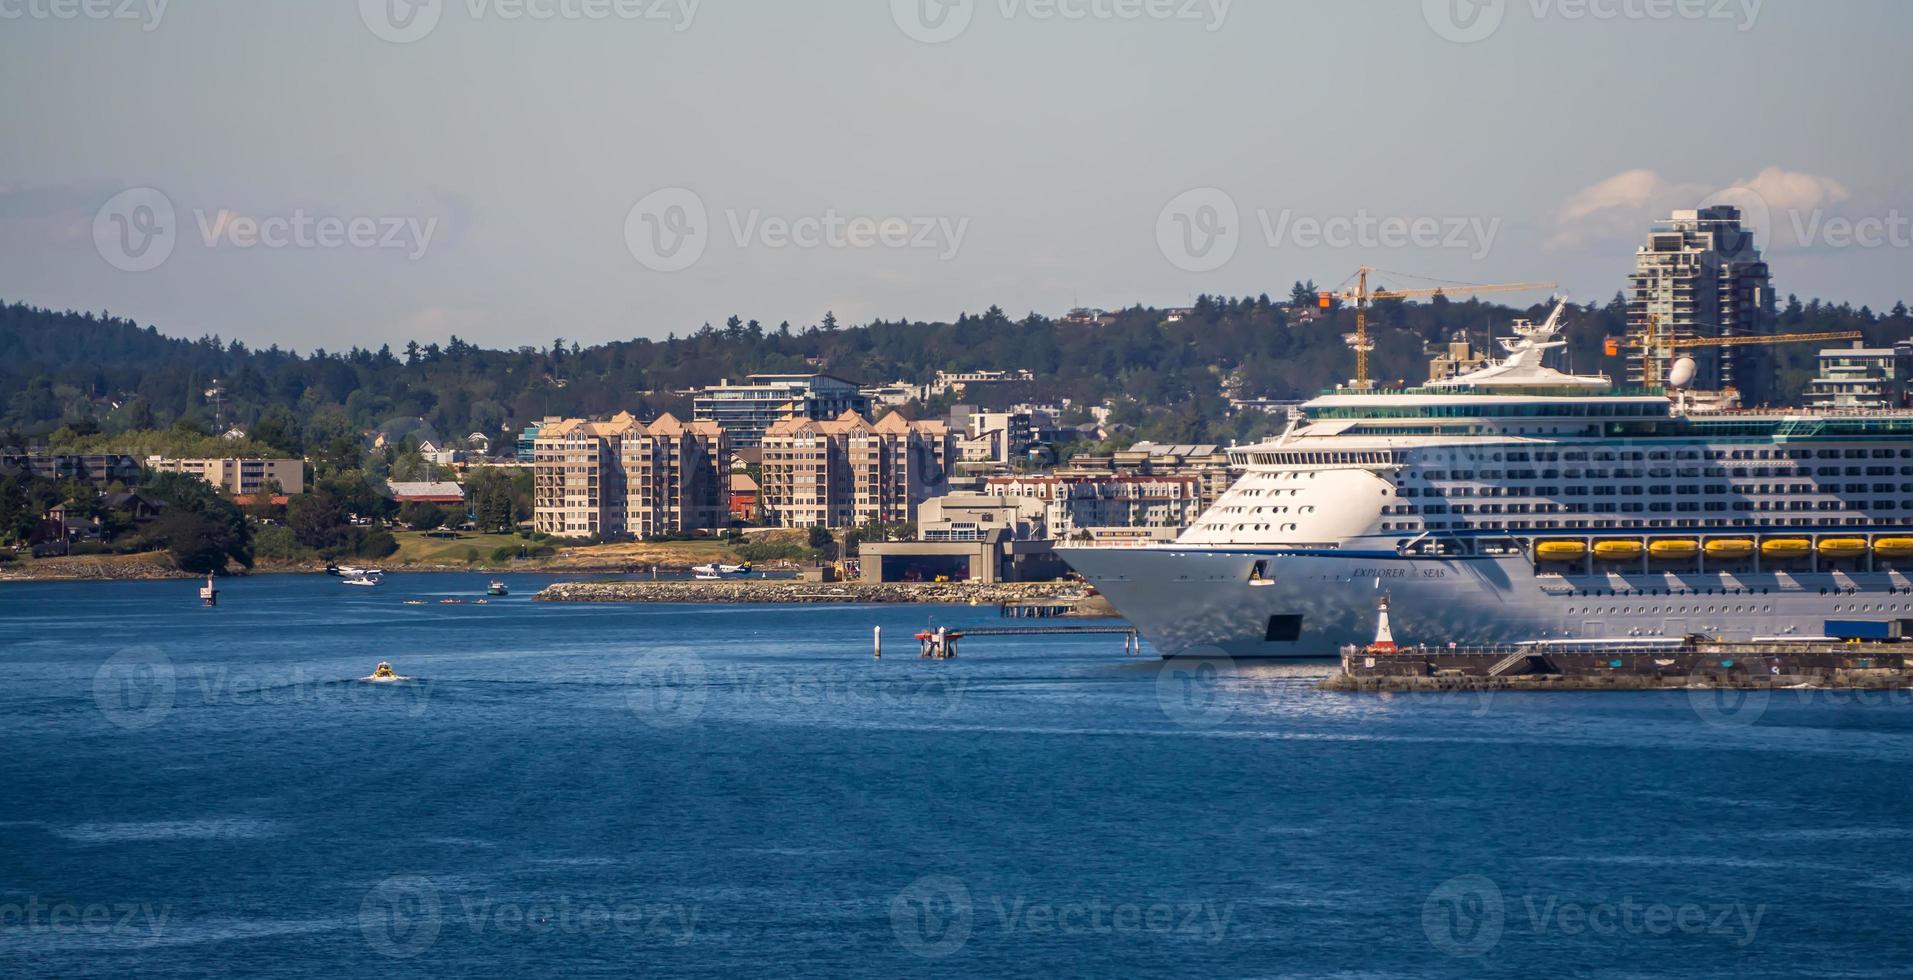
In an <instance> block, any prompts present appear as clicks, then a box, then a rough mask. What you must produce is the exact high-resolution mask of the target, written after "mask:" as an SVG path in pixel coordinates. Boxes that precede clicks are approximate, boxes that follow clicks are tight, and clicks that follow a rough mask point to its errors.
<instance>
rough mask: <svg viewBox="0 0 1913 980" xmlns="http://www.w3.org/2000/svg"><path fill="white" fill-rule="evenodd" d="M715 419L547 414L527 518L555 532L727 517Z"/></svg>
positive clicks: (704, 523) (622, 532) (656, 530)
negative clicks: (554, 417) (594, 417)
mask: <svg viewBox="0 0 1913 980" xmlns="http://www.w3.org/2000/svg"><path fill="white" fill-rule="evenodd" d="M728 452H729V449H728V445H727V443H726V441H725V437H724V432H723V430H722V429H720V428H718V427H717V426H716V425H714V424H711V423H703V422H691V423H686V422H681V421H679V420H678V419H676V418H675V417H673V416H671V415H663V416H660V417H659V418H658V419H657V420H656V421H654V422H651V423H649V424H646V423H643V422H640V421H638V420H637V418H635V417H634V416H632V415H631V414H630V413H628V412H620V413H619V414H617V415H615V416H613V417H612V418H610V419H608V420H605V421H591V420H588V419H558V420H550V419H547V420H545V421H544V422H543V423H541V425H540V427H539V431H538V437H537V440H536V443H535V447H534V451H533V459H532V520H533V526H534V527H535V528H537V529H538V530H540V531H543V532H544V533H546V534H550V535H552V536H554V537H570V538H583V537H591V536H593V535H597V536H601V537H648V536H651V535H658V534H684V533H689V532H693V531H702V530H711V529H713V528H718V527H722V526H724V524H725V523H727V519H726V517H725V510H726V506H727V504H728V500H727V497H726V495H725V493H724V489H723V488H724V482H723V480H722V479H721V472H720V466H721V463H722V461H723V460H724V459H725V458H726V456H727V455H728Z"/></svg>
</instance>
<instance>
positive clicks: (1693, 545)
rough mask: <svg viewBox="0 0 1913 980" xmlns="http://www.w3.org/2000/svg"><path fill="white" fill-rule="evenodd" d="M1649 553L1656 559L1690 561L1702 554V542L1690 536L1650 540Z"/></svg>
mask: <svg viewBox="0 0 1913 980" xmlns="http://www.w3.org/2000/svg"><path fill="white" fill-rule="evenodd" d="M1647 553H1648V555H1650V556H1651V557H1653V558H1654V559H1655V560H1656V561H1689V560H1692V559H1693V558H1694V557H1695V556H1696V555H1699V554H1700V542H1699V541H1694V540H1690V539H1688V538H1662V539H1660V540H1659V541H1650V542H1648V544H1647Z"/></svg>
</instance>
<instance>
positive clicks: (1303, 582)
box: [1062, 304, 1913, 658]
mask: <svg viewBox="0 0 1913 980" xmlns="http://www.w3.org/2000/svg"><path fill="white" fill-rule="evenodd" d="M1564 308H1565V304H1562V306H1561V307H1557V308H1556V310H1555V311H1554V314H1553V315H1552V316H1550V317H1549V318H1548V319H1547V321H1545V322H1543V323H1540V324H1528V323H1519V324H1517V325H1516V328H1515V336H1514V337H1512V338H1509V339H1507V340H1505V341H1504V342H1503V346H1504V348H1505V350H1506V353H1507V356H1506V357H1505V358H1503V359H1501V360H1499V361H1494V362H1491V363H1490V364H1488V365H1487V366H1486V367H1483V368H1482V369H1481V370H1479V371H1475V372H1472V373H1469V374H1465V375H1462V376H1460V377H1457V378H1454V379H1451V380H1449V381H1446V382H1443V383H1436V384H1431V385H1429V386H1427V387H1424V388H1419V389H1409V390H1391V391H1355V392H1350V391H1344V392H1337V393H1329V394H1325V395H1324V396H1322V397H1319V398H1316V399H1314V400H1313V401H1310V402H1308V403H1306V404H1305V405H1304V406H1303V407H1302V410H1301V416H1300V418H1299V419H1298V421H1297V422H1296V423H1294V424H1293V425H1292V426H1291V427H1290V428H1289V430H1288V431H1286V432H1285V433H1283V434H1282V435H1281V436H1280V437H1279V438H1276V439H1274V440H1271V441H1269V442H1265V443H1260V444H1257V445H1251V446H1241V447H1236V448H1234V449H1232V450H1231V457H1232V460H1233V462H1234V463H1235V464H1236V465H1237V466H1238V467H1239V468H1240V469H1241V470H1242V471H1243V474H1244V475H1243V476H1242V477H1241V478H1240V479H1239V480H1237V482H1236V483H1235V484H1234V485H1233V486H1232V487H1231V488H1230V490H1229V491H1228V492H1227V493H1226V494H1225V495H1224V496H1223V497H1222V498H1221V499H1219V500H1218V501H1217V503H1216V504H1215V506H1214V507H1212V508H1211V509H1210V510H1209V511H1207V512H1206V513H1204V514H1203V515H1202V517H1201V518H1200V519H1199V520H1198V521H1197V523H1196V524H1195V525H1194V526H1192V527H1191V528H1189V530H1188V531H1187V532H1186V533H1184V534H1183V535H1182V536H1181V537H1180V538H1179V539H1178V540H1177V541H1175V542H1174V543H1172V544H1166V545H1157V546H1148V547H1129V548H1100V547H1069V548H1065V549H1062V550H1063V552H1064V555H1065V557H1066V558H1067V560H1068V561H1069V562H1070V564H1071V565H1072V566H1074V567H1075V568H1076V569H1077V570H1078V571H1079V572H1081V573H1082V574H1083V575H1084V577H1085V578H1087V579H1088V580H1089V581H1090V582H1092V583H1093V584H1095V585H1096V586H1097V587H1098V588H1099V589H1100V590H1101V591H1103V592H1104V593H1105V594H1106V595H1108V596H1109V598H1110V600H1111V601H1112V602H1114V603H1115V605H1116V607H1117V608H1118V609H1119V610H1120V611H1121V612H1122V613H1123V614H1124V615H1125V616H1126V617H1128V618H1129V619H1130V621H1131V622H1133V623H1134V624H1135V625H1136V626H1137V627H1138V628H1139V629H1141V630H1142V631H1143V633H1144V635H1146V636H1147V637H1148V638H1149V639H1150V640H1151V641H1152V642H1153V643H1154V644H1155V646H1156V647H1157V648H1158V649H1159V650H1160V651H1161V652H1162V653H1163V654H1164V655H1165V656H1187V655H1206V656H1216V655H1226V656H1229V657H1233V658H1265V657H1276V658H1284V657H1318V656H1329V655H1332V654H1333V653H1334V651H1335V650H1337V649H1338V648H1339V647H1340V646H1341V645H1343V644H1347V643H1360V642H1364V641H1366V640H1367V638H1368V637H1369V636H1370V635H1372V630H1373V628H1374V609H1375V593H1376V590H1377V588H1378V586H1379V587H1380V588H1383V589H1386V590H1387V592H1388V593H1389V594H1390V597H1391V601H1392V604H1393V607H1394V610H1395V612H1396V623H1395V627H1396V631H1397V635H1398V637H1399V638H1400V639H1401V640H1402V641H1403V642H1411V643H1412V642H1440V643H1444V644H1445V643H1447V642H1450V641H1456V642H1462V643H1490V642H1520V641H1527V640H1537V639H1604V638H1615V639H1618V638H1639V637H1660V636H1674V637H1678V636H1682V635H1686V634H1689V633H1706V634H1709V635H1715V636H1722V637H1727V638H1730V639H1748V638H1752V637H1755V636H1815V635H1818V634H1819V633H1820V632H1821V629H1822V625H1823V624H1824V622H1825V621H1826V620H1828V619H1867V618H1877V619H1881V620H1890V619H1899V618H1913V413H1891V412H1869V413H1836V412H1804V411H1780V412H1754V411H1739V412H1722V413H1718V414H1711V415H1705V416H1698V415H1686V414H1682V413H1680V412H1678V411H1676V410H1675V407H1674V404H1673V403H1672V402H1671V401H1670V399H1669V397H1668V396H1667V394H1666V393H1664V392H1663V391H1661V390H1658V389H1646V390H1623V389H1618V388H1616V387H1615V386H1614V385H1613V383H1612V382H1611V381H1610V379H1608V378H1606V377H1602V376H1594V375H1575V374H1568V373H1564V372H1561V371H1557V370H1554V369H1552V368H1549V367H1547V366H1546V365H1545V364H1544V363H1543V359H1544V357H1545V356H1546V354H1547V353H1548V351H1550V350H1552V349H1554V348H1557V347H1560V346H1562V344H1561V342H1560V341H1559V340H1557V339H1556V338H1557V336H1558V334H1559V330H1560V325H1561V320H1560V318H1561V316H1562V312H1563V309H1564Z"/></svg>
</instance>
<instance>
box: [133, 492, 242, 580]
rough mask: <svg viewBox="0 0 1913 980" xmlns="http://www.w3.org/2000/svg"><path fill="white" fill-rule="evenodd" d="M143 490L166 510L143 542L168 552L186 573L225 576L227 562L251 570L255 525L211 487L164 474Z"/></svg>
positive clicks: (148, 529) (150, 528)
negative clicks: (218, 573) (222, 573)
mask: <svg viewBox="0 0 1913 980" xmlns="http://www.w3.org/2000/svg"><path fill="white" fill-rule="evenodd" d="M143 489H144V491H145V492H146V493H147V494H148V495H149V496H151V497H153V498H154V499H156V500H158V501H160V503H162V504H163V505H164V507H162V508H161V510H160V517H159V519H158V520H155V521H154V522H153V523H152V524H151V525H149V526H148V527H147V530H146V534H145V540H146V541H147V543H149V544H151V545H157V546H161V547H164V548H165V549H166V550H167V551H168V552H169V553H170V554H171V555H172V557H173V561H174V562H175V563H176V564H178V565H179V567H180V569H181V570H182V571H187V572H193V573H195V574H200V573H205V572H217V571H223V570H224V569H225V567H226V563H227V561H229V560H230V561H236V562H238V563H239V564H240V565H243V566H245V567H246V568H251V567H252V525H250V524H248V523H247V522H246V515H245V514H244V513H242V512H241V511H240V510H239V507H238V506H237V505H235V504H234V503H233V502H232V501H230V500H227V499H226V498H225V497H223V496H220V494H219V491H217V490H215V489H213V486H212V484H210V483H207V482H206V481H204V480H201V479H199V478H197V477H192V476H187V475H186V474H184V473H160V474H156V475H154V476H152V477H151V478H149V479H147V480H146V485H145V487H144V488H143Z"/></svg>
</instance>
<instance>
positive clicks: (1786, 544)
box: [1760, 538, 1813, 558]
mask: <svg viewBox="0 0 1913 980" xmlns="http://www.w3.org/2000/svg"><path fill="white" fill-rule="evenodd" d="M1811 551H1813V542H1811V541H1808V540H1807V539H1806V538H1768V539H1767V540H1765V541H1762V542H1760V553H1761V555H1762V556H1764V557H1767V558H1805V557H1807V554H1808V553H1809V552H1811Z"/></svg>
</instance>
